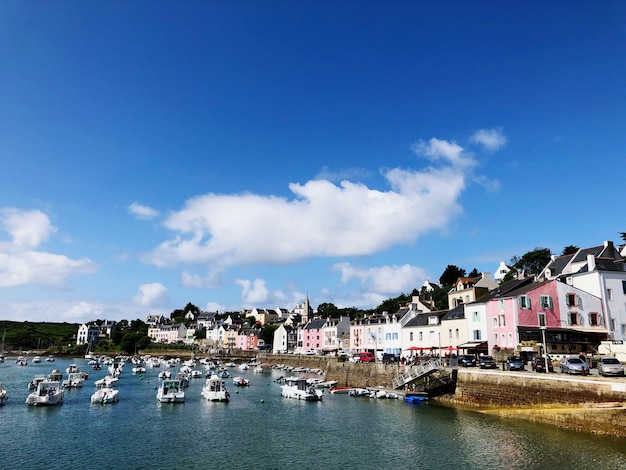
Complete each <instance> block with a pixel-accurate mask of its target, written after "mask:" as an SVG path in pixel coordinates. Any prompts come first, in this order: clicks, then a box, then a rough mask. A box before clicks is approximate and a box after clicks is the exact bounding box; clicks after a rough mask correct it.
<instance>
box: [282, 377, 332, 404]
mask: <svg viewBox="0 0 626 470" xmlns="http://www.w3.org/2000/svg"><path fill="white" fill-rule="evenodd" d="M284 381H285V384H284V385H282V386H281V387H280V394H281V395H282V396H283V397H285V398H295V399H297V400H307V401H320V400H321V399H322V396H323V392H322V390H320V389H316V388H313V387H312V386H310V385H308V384H307V383H306V379H305V378H303V377H286V378H285V379H284Z"/></svg>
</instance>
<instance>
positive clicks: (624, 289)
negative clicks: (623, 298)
mask: <svg viewBox="0 0 626 470" xmlns="http://www.w3.org/2000/svg"><path fill="white" fill-rule="evenodd" d="M622 291H624V294H626V281H622Z"/></svg>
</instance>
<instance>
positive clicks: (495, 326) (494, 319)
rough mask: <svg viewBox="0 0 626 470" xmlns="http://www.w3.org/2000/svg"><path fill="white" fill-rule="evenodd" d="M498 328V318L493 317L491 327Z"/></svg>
mask: <svg viewBox="0 0 626 470" xmlns="http://www.w3.org/2000/svg"><path fill="white" fill-rule="evenodd" d="M498 326H500V325H498V317H493V327H494V328H498Z"/></svg>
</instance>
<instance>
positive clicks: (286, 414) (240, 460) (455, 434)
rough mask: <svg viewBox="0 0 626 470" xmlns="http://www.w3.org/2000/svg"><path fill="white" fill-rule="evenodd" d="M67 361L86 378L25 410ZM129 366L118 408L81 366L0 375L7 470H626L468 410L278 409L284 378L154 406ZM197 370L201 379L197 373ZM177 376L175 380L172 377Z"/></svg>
mask: <svg viewBox="0 0 626 470" xmlns="http://www.w3.org/2000/svg"><path fill="white" fill-rule="evenodd" d="M70 362H74V363H77V364H78V365H79V366H80V367H81V369H83V370H86V371H88V372H89V373H90V376H89V378H88V379H87V381H86V382H85V384H84V386H83V387H82V388H80V389H75V390H66V391H65V400H64V403H63V404H62V405H61V406H53V407H41V408H40V407H30V406H27V405H26V404H25V400H26V397H27V396H28V394H29V392H30V391H29V390H28V387H27V385H28V383H29V381H30V380H32V379H33V377H34V376H35V375H37V374H48V373H50V372H51V371H52V369H59V370H61V371H62V372H63V373H64V376H67V374H66V373H65V369H66V368H67V366H68V365H69V363H70ZM131 368H132V365H131V364H130V363H128V364H126V366H125V367H124V372H123V373H122V375H121V377H120V380H119V383H118V387H117V388H118V389H119V391H120V395H119V396H120V400H119V402H118V403H115V404H111V405H92V404H91V403H90V397H91V394H92V393H93V392H94V391H95V386H94V381H95V380H97V379H100V378H102V377H104V376H105V375H106V367H103V369H102V370H100V371H93V370H91V367H90V366H88V365H87V361H85V360H84V359H77V360H73V361H70V360H67V359H58V358H57V359H56V361H55V362H42V363H40V364H32V363H30V362H29V364H28V365H27V366H17V365H16V364H15V358H11V357H9V358H7V360H6V362H5V363H3V364H0V382H2V384H3V385H4V388H5V389H6V390H7V391H8V395H9V400H8V401H7V402H6V403H5V405H4V406H0V423H1V427H0V429H1V431H0V433H1V434H0V435H1V436H2V446H1V447H0V457H1V460H0V461H2V462H3V463H4V464H3V467H4V468H20V469H42V468H45V469H57V468H59V469H61V468H64V469H65V468H72V469H80V468H89V469H94V468H98V469H152V468H158V469H244V468H245V469H257V468H264V469H322V468H323V469H355V470H364V469H382V468H384V469H544V468H545V469H551V468H559V469H590V468H593V469H624V468H626V442H625V441H624V440H623V439H617V438H610V437H603V436H596V435H589V434H581V433H575V432H571V431H566V430H561V429H558V428H554V427H551V426H545V425H540V424H535V423H530V422H525V421H517V420H509V419H503V418H498V417H494V416H487V415H482V414H479V413H476V412H473V411H467V410H460V409H455V408H450V407H441V406H436V405H434V404H432V403H426V404H409V403H406V402H404V401H403V400H387V399H371V398H358V397H349V396H347V395H340V394H335V395H332V394H329V393H325V394H324V398H323V400H322V401H321V402H304V401H298V400H292V399H287V398H283V397H281V395H280V384H279V383H277V382H276V379H278V378H279V377H281V376H284V375H287V374H289V373H288V372H286V371H284V370H269V371H266V372H265V373H263V374H260V373H253V371H252V368H250V369H249V370H247V371H245V372H243V371H240V370H239V369H238V368H233V369H230V373H231V376H232V375H243V376H245V377H246V378H248V379H249V380H250V385H249V386H248V387H235V386H234V385H233V384H232V379H230V378H226V379H224V380H225V383H226V385H227V387H228V389H229V391H230V393H231V400H230V402H229V403H211V402H208V401H206V400H204V399H202V398H201V396H200V392H201V389H202V386H203V384H204V378H198V379H191V383H190V385H189V387H188V388H187V389H186V396H185V403H182V404H161V403H159V402H157V400H156V392H157V390H156V388H157V387H158V384H159V379H158V377H157V374H158V372H159V370H160V369H156V368H155V369H150V368H148V369H147V371H146V373H145V374H140V375H135V374H133V373H132V372H131ZM196 369H198V370H202V371H203V372H204V371H205V369H204V368H203V367H202V366H200V365H198V366H197V367H196ZM169 370H172V371H173V373H175V371H176V369H169Z"/></svg>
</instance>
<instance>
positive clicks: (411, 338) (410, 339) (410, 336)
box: [409, 331, 413, 341]
mask: <svg viewBox="0 0 626 470" xmlns="http://www.w3.org/2000/svg"><path fill="white" fill-rule="evenodd" d="M409 341H413V332H412V331H411V332H410V333H409Z"/></svg>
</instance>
